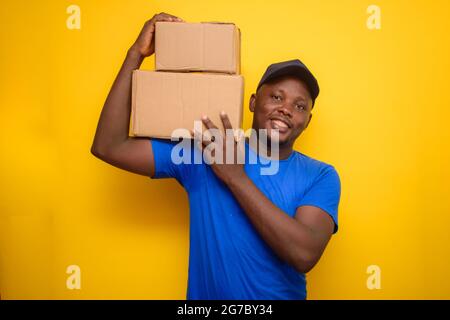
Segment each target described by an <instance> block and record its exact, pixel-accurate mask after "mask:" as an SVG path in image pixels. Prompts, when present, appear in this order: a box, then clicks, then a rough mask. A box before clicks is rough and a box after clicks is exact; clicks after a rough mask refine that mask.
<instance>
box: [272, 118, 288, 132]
mask: <svg viewBox="0 0 450 320" xmlns="http://www.w3.org/2000/svg"><path fill="white" fill-rule="evenodd" d="M270 124H271V126H272V128H273V129H278V130H279V131H280V132H286V131H288V130H289V126H288V125H287V123H285V122H283V121H281V120H277V119H272V120H270Z"/></svg>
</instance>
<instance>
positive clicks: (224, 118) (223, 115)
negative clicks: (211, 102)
mask: <svg viewBox="0 0 450 320" xmlns="http://www.w3.org/2000/svg"><path fill="white" fill-rule="evenodd" d="M220 119H222V123H223V127H224V129H225V130H226V129H233V127H232V126H231V122H230V119H229V118H228V115H227V114H226V113H225V111H222V112H221V113H220Z"/></svg>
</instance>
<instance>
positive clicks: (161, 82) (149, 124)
mask: <svg viewBox="0 0 450 320" xmlns="http://www.w3.org/2000/svg"><path fill="white" fill-rule="evenodd" d="M243 97H244V78H243V77H242V76H241V75H225V74H215V73H187V72H165V71H144V70H135V71H133V79H132V108H131V135H133V136H139V137H155V138H171V137H172V135H173V133H174V131H175V130H177V129H185V130H181V131H180V130H178V132H177V134H176V136H177V137H190V134H189V130H192V129H193V128H194V121H200V120H201V116H202V115H207V116H208V117H209V118H210V119H211V120H212V121H213V122H214V124H216V125H217V127H219V128H220V129H222V130H223V126H222V122H221V119H220V112H221V111H225V112H226V113H227V114H228V117H229V119H230V122H231V125H232V127H233V128H234V129H237V128H241V127H242V116H243V114H242V105H243ZM203 129H205V128H204V127H203ZM183 132H184V133H183Z"/></svg>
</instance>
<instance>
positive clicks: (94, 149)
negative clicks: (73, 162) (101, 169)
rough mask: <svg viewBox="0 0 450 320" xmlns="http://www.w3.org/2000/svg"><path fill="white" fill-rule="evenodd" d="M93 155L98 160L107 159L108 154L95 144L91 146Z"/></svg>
mask: <svg viewBox="0 0 450 320" xmlns="http://www.w3.org/2000/svg"><path fill="white" fill-rule="evenodd" d="M91 154H92V155H94V156H95V157H96V158H99V159H102V160H103V159H105V157H106V153H105V151H104V149H103V148H100V147H98V146H96V145H95V144H92V146H91Z"/></svg>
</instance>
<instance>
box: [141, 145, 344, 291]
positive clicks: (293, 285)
mask: <svg viewBox="0 0 450 320" xmlns="http://www.w3.org/2000/svg"><path fill="white" fill-rule="evenodd" d="M150 141H151V144H152V148H153V154H154V163H155V175H154V178H169V177H171V178H175V179H176V180H177V181H178V182H179V183H180V184H181V185H182V186H183V187H184V189H185V190H186V192H187V194H188V197H189V208H190V244H189V251H190V254H189V272H188V290H187V297H186V298H187V299H188V300H191V299H208V300H215V299H251V300H253V299H266V300H270V299H281V300H284V299H306V279H305V275H304V274H302V273H299V272H298V271H296V270H295V268H294V267H292V266H291V265H289V264H288V263H286V262H284V261H282V260H281V259H280V258H279V257H278V256H277V255H276V254H275V252H274V251H273V250H272V249H271V248H270V247H269V246H268V244H267V243H266V242H265V241H264V240H263V238H262V237H261V236H260V235H259V233H258V232H257V230H256V229H255V228H254V227H253V225H252V223H251V222H250V220H249V219H248V217H247V216H246V213H245V212H244V211H243V210H242V209H241V207H240V205H239V203H238V202H237V200H235V198H234V196H233V195H232V193H231V192H230V191H229V190H228V188H227V186H226V185H225V184H224V183H223V182H222V181H221V180H220V179H219V178H217V177H216V176H215V174H214V172H213V171H212V169H211V167H210V166H209V165H208V164H206V163H205V162H203V161H201V164H196V163H194V160H195V159H194V156H195V153H197V156H198V155H200V158H201V153H200V151H199V150H198V149H197V148H194V147H192V148H191V149H190V154H189V155H188V154H187V153H186V154H185V156H186V155H188V156H190V159H191V164H186V163H181V164H175V163H174V162H173V161H172V160H171V153H172V148H173V147H174V146H175V145H177V144H178V142H175V141H170V140H162V139H153V138H152V139H151V140H150ZM176 150H177V151H178V149H176ZM179 155H183V152H181V153H179ZM245 155H246V156H245V164H244V169H245V172H246V174H247V175H248V176H249V177H250V179H251V180H252V181H253V183H254V184H255V185H256V186H257V187H258V189H259V190H261V192H262V193H263V194H264V195H265V196H266V197H267V198H268V199H270V200H271V201H272V202H273V203H274V204H275V205H276V206H277V207H279V208H280V209H281V210H283V211H284V212H285V213H286V214H288V215H289V216H291V217H294V216H295V213H296V209H297V208H298V207H300V206H304V205H310V206H316V207H319V208H321V209H322V210H324V211H325V212H327V213H328V214H329V215H330V216H331V217H332V218H333V220H334V223H335V229H334V232H336V231H337V226H338V223H337V222H338V216H337V214H338V204H339V199H340V180H339V176H338V174H337V172H336V170H335V169H334V167H333V166H331V165H329V164H326V163H324V162H321V161H318V160H315V159H312V158H310V157H308V156H306V155H304V154H302V153H300V152H297V151H293V152H292V153H291V154H290V156H289V158H287V159H284V160H279V161H278V172H277V173H276V174H275V175H261V168H262V167H266V168H267V167H268V166H269V165H268V164H266V163H267V162H263V161H257V163H256V164H255V163H254V161H250V160H249V159H250V158H249V156H250V155H252V156H253V157H256V158H257V159H258V160H260V159H261V157H262V156H260V155H257V154H256V153H255V152H254V150H253V149H252V148H250V147H249V145H248V143H247V142H246V143H245ZM262 160H266V161H269V159H267V158H263V159H262ZM272 161H275V160H272ZM175 162H176V161H175Z"/></svg>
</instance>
